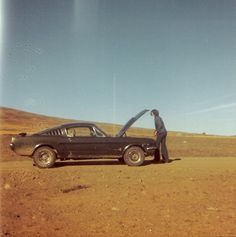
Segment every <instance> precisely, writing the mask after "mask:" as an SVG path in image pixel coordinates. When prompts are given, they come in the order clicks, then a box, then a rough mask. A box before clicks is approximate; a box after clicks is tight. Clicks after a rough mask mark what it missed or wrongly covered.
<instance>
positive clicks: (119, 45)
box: [0, 0, 236, 135]
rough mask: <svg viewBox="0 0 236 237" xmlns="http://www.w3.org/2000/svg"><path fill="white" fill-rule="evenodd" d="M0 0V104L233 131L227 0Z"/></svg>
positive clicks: (230, 1)
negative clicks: (149, 111) (152, 112)
mask: <svg viewBox="0 0 236 237" xmlns="http://www.w3.org/2000/svg"><path fill="white" fill-rule="evenodd" d="M0 1H1V3H0V7H1V12H0V14H1V20H0V31H1V32H0V43H1V48H0V54H1V57H0V63H1V99H0V105H1V106H5V107H11V108H17V109H21V110H25V111H29V112H35V113H40V114H45V115H51V116H58V117H63V118H72V119H79V120H88V121H96V122H109V123H118V124H124V123H125V122H126V121H127V120H128V119H130V118H131V117H132V116H134V115H135V114H137V113H138V112H140V111H141V110H143V109H153V108H156V109H158V110H159V111H160V115H161V117H162V118H163V120H164V121H165V125H166V127H167V129H168V130H169V131H185V132H197V133H207V134H218V135H236V1H235V0H227V1H222V0H198V1H193V0H192V1H190V0H119V1H117V0H116V1H115V0H50V1H48V0H34V1H32V0H20V1H19V0H0ZM135 125H136V126H139V127H147V128H154V123H153V119H152V117H151V116H150V115H148V114H146V115H144V116H143V117H142V118H141V119H140V120H139V121H138V123H137V124H135Z"/></svg>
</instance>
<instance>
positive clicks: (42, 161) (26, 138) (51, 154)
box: [10, 110, 156, 168]
mask: <svg viewBox="0 0 236 237" xmlns="http://www.w3.org/2000/svg"><path fill="white" fill-rule="evenodd" d="M147 111H148V110H143V111H141V112H140V113H138V114H137V115H136V116H135V117H133V118H131V119H130V120H129V121H128V122H127V123H126V124H125V125H124V126H123V127H122V129H121V130H120V131H119V133H118V134H117V135H116V136H114V137H111V136H108V135H107V134H106V133H105V132H104V131H102V130H101V129H100V128H98V127H97V126H96V125H95V124H93V123H69V124H64V125H61V126H58V127H54V128H50V129H47V130H44V131H41V132H38V133H34V134H31V135H27V134H26V133H20V134H19V135H17V136H15V137H12V140H11V143H10V147H11V149H12V150H13V151H14V152H15V153H16V154H18V155H22V156H29V157H32V158H33V160H34V163H35V165H37V166H38V167H40V168H50V167H53V165H54V164H55V162H56V160H57V159H60V160H69V159H73V160H76V159H88V158H115V159H119V160H122V161H124V162H125V163H126V164H128V165H130V166H139V165H142V164H143V162H144V160H145V156H150V155H154V152H155V150H156V144H155V141H154V140H153V139H151V138H138V137H127V136H126V131H127V129H128V128H129V127H130V126H131V125H132V124H133V123H134V122H135V121H136V120H137V119H138V118H140V117H141V116H142V115H143V114H145V113H146V112H147Z"/></svg>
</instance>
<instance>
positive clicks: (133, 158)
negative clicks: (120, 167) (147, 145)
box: [128, 151, 141, 162]
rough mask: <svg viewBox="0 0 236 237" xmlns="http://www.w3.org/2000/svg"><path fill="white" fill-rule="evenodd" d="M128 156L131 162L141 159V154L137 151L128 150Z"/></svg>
mask: <svg viewBox="0 0 236 237" xmlns="http://www.w3.org/2000/svg"><path fill="white" fill-rule="evenodd" d="M128 157H129V159H130V160H131V161H132V162H139V161H140V160H141V154H140V153H139V152H137V151H130V152H129V153H128Z"/></svg>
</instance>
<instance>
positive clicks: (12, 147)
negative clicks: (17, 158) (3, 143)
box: [9, 143, 15, 151]
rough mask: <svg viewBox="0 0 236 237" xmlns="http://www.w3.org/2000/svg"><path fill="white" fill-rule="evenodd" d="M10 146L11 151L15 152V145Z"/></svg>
mask: <svg viewBox="0 0 236 237" xmlns="http://www.w3.org/2000/svg"><path fill="white" fill-rule="evenodd" d="M9 146H10V148H11V150H12V151H14V150H15V146H14V144H13V143H10V144H9Z"/></svg>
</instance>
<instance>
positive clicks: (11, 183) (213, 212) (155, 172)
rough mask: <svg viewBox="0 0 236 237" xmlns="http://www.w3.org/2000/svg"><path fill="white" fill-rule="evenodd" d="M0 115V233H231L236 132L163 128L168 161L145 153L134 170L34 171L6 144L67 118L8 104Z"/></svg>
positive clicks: (101, 166) (90, 166) (70, 166)
mask: <svg viewBox="0 0 236 237" xmlns="http://www.w3.org/2000/svg"><path fill="white" fill-rule="evenodd" d="M0 119H1V121H0V122H1V128H0V139H1V142H0V145H1V147H0V148H1V152H0V153H1V158H0V176H1V183H0V189H1V190H0V191H1V219H0V221H1V223H0V224H1V236H14V237H15V236H16V237H21V236H22V237H23V236H24V237H27V236H30V237H31V236H40V237H41V236H42V237H46V236H55V237H57V236H58V237H59V236H63V237H64V236H78V237H80V236H81V237H82V236H83V237H87V236H88V237H90V236H91V237H93V236H107V237H108V236H109V237H110V236H114V237H118V236H124V237H126V236H127V237H129V236H130V237H131V236H132V237H133V236H140V237H141V236H158V237H159V236H160V237H162V236H163V237H164V236H165V237H166V236H170V237H172V236H174V237H175V236H176V237H185V236H186V237H187V236H191V237H195V236H196V237H211V236H212V237H218V236H222V237H233V236H236V224H235V223H236V201H235V200H236V137H223V136H221V137H220V136H210V135H205V134H188V133H182V132H170V133H169V136H168V147H169V152H170V158H171V162H170V163H168V164H154V163H152V157H148V159H147V160H146V161H145V163H144V165H143V166H141V167H129V166H127V165H125V164H121V163H120V162H119V161H117V160H87V161H64V162H57V163H56V166H55V167H54V168H51V169H39V168H37V167H35V166H33V165H32V164H33V163H32V160H31V158H27V157H19V156H17V155H15V154H14V153H13V152H12V151H11V150H10V149H9V147H8V146H9V142H10V140H11V137H12V136H14V135H15V134H17V133H19V132H22V131H24V132H25V131H27V132H29V133H31V132H34V131H38V130H41V129H43V128H46V127H50V126H54V125H57V124H59V123H64V122H67V121H69V120H66V119H58V118H53V117H47V116H41V115H36V114H31V113H27V112H22V111H18V110H13V109H8V108H1V117H0ZM99 126H102V128H103V129H104V130H106V131H108V133H110V134H113V133H115V131H116V130H117V129H119V127H120V126H119V125H110V124H102V123H99ZM152 133H153V131H152V130H148V129H138V128H133V129H131V130H130V134H129V135H134V136H136V135H137V136H148V137H152Z"/></svg>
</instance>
